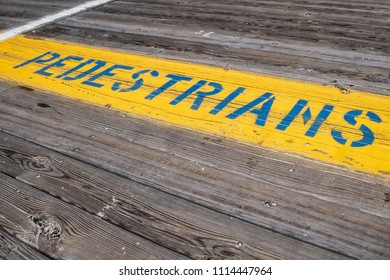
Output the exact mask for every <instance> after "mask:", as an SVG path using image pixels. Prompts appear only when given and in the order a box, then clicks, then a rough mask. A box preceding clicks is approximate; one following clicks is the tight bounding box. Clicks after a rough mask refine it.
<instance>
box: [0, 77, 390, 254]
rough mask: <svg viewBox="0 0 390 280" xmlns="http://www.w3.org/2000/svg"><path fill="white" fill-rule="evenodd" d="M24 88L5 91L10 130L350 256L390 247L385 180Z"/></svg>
mask: <svg viewBox="0 0 390 280" xmlns="http://www.w3.org/2000/svg"><path fill="white" fill-rule="evenodd" d="M19 91H20V90H15V89H14V88H12V87H8V86H7V85H4V86H3V89H2V90H1V92H2V94H1V98H2V100H3V102H2V103H0V109H1V111H2V112H3V113H4V114H3V115H1V116H0V117H1V119H0V123H1V127H2V129H3V130H4V131H7V132H10V133H12V134H14V135H18V136H19V137H23V138H25V139H28V140H29V141H33V142H36V143H39V144H40V145H43V146H46V147H48V148H50V149H53V150H56V151H59V152H61V153H64V154H67V155H70V156H72V157H74V158H77V159H79V160H82V161H85V162H89V163H92V164H93V165H96V166H99V167H100V168H103V169H105V170H109V171H112V172H115V173H117V174H120V175H122V176H125V177H127V178H130V179H133V180H135V181H138V182H140V183H142V184H147V185H149V186H151V187H154V188H158V189H161V190H163V191H165V192H169V193H171V194H174V195H177V196H179V197H182V198H185V199H187V200H190V201H193V202H195V203H197V204H200V205H203V206H207V207H209V208H212V209H215V210H217V211H221V212H224V213H226V214H229V215H231V216H234V217H237V218H239V219H243V220H246V221H249V222H251V223H254V224H257V225H260V226H262V227H265V228H268V229H272V230H274V231H276V232H279V233H282V234H286V235H288V236H291V237H293V238H297V239H300V240H303V241H305V242H309V243H312V244H315V245H317V246H320V247H323V248H327V249H329V250H333V251H337V252H340V253H343V254H346V255H348V256H350V257H354V258H387V257H388V256H389V254H390V249H389V242H388V241H389V240H390V219H389V217H390V216H389V205H388V202H387V200H386V193H388V190H389V186H388V184H387V183H385V182H384V181H381V180H379V179H378V181H375V178H370V177H369V176H365V175H359V174H355V173H351V172H347V171H341V170H340V171H339V170H337V169H336V168H332V167H327V166H325V165H320V164H315V163H312V162H310V161H305V160H302V159H299V158H294V157H289V156H284V155H278V154H276V153H272V152H269V151H266V150H263V149H252V148H250V147H247V146H244V145H239V144H237V143H232V142H229V141H226V140H225V139H217V141H216V143H214V142H215V141H214V140H213V139H212V138H211V139H210V138H207V139H208V140H205V139H203V137H209V136H207V135H201V134H198V136H196V134H195V133H191V132H187V131H182V130H178V129H173V128H171V127H169V128H167V127H165V126H161V125H156V124H153V123H151V122H148V121H143V120H137V119H132V118H128V117H123V116H121V117H120V116H119V115H118V114H117V113H115V112H111V111H109V110H106V111H105V112H104V115H103V114H101V112H102V109H101V108H96V107H93V106H89V105H84V104H77V103H75V102H73V101H71V100H66V99H62V98H59V97H56V96H52V95H42V94H40V93H39V94H38V93H36V94H35V93H32V92H26V93H22V92H20V93H18V94H15V92H19ZM42 103H45V104H47V105H48V106H39V105H37V104H42ZM37 131H39V132H40V133H39V135H36V134H37V133H36V132H37ZM218 141H223V145H221V144H220V143H218ZM180 143H182V144H181V145H180ZM184 143H185V145H184V146H183V144H184ZM208 145H209V146H210V147H209V148H204V146H208ZM91 147H93V149H91ZM224 147H225V148H224ZM207 154H209V155H207ZM236 164H237V167H235V165H236ZM353 177H356V178H353ZM359 177H360V179H359ZM313 178H316V180H314V179H313ZM290 182H291V183H290ZM359 197H360V198H359Z"/></svg>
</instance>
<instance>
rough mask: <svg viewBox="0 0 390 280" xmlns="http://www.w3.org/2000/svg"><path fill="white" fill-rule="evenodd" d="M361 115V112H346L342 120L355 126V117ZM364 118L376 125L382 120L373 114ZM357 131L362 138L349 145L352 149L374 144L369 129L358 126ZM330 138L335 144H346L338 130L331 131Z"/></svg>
mask: <svg viewBox="0 0 390 280" xmlns="http://www.w3.org/2000/svg"><path fill="white" fill-rule="evenodd" d="M362 113H363V111H362V110H352V111H349V112H347V113H346V114H345V115H344V120H345V121H346V122H347V123H349V124H350V125H352V126H355V125H356V123H357V121H356V119H355V118H356V117H358V116H360V115H361V114H362ZM366 116H367V117H368V118H369V119H370V121H373V122H376V123H381V122H382V119H381V118H380V117H379V116H378V115H377V114H375V113H373V112H370V111H369V112H367V114H366ZM359 130H360V131H361V132H362V134H363V138H362V139H360V140H356V141H353V142H352V143H351V147H353V148H358V147H365V146H368V145H371V144H372V143H373V142H374V139H375V136H374V133H373V132H372V130H371V129H369V128H368V127H367V126H366V125H364V124H362V125H360V128H359ZM331 134H332V137H333V139H334V140H336V142H338V143H340V144H341V145H345V143H347V139H345V138H344V137H343V136H342V133H341V132H340V131H338V130H335V129H333V130H332V132H331Z"/></svg>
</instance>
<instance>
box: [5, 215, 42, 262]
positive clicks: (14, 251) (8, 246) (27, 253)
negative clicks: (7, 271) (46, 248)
mask: <svg viewBox="0 0 390 280" xmlns="http://www.w3.org/2000/svg"><path fill="white" fill-rule="evenodd" d="M0 215H1V214H0ZM1 219H2V218H0V220H1ZM47 259H49V257H47V256H45V255H43V254H42V253H40V252H39V251H37V250H36V249H34V248H33V247H31V246H30V245H27V244H25V243H23V242H21V241H20V240H19V239H17V238H15V237H14V236H12V235H10V234H9V233H8V232H7V231H5V230H4V229H3V228H2V227H1V225H0V260H47Z"/></svg>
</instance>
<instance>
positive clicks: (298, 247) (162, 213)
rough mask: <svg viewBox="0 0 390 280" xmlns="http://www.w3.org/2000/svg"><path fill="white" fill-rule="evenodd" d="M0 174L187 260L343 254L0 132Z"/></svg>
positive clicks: (305, 256)
mask: <svg viewBox="0 0 390 280" xmlns="http://www.w3.org/2000/svg"><path fill="white" fill-rule="evenodd" d="M0 162H4V163H3V164H1V165H0V172H3V173H7V174H9V175H11V176H13V177H15V178H17V179H18V180H20V181H23V182H25V183H27V184H29V185H31V186H34V187H35V188H37V189H40V190H42V191H44V192H46V193H49V194H50V195H52V196H54V197H57V198H59V199H61V200H63V201H65V202H67V203H70V204H72V205H75V206H77V207H78V208H80V211H87V212H89V213H91V214H94V215H96V216H99V217H101V218H102V219H105V220H107V221H109V222H111V223H113V224H116V225H118V226H120V227H121V228H123V229H125V230H127V231H129V232H132V233H135V234H137V235H139V236H142V237H144V238H147V239H149V240H151V241H153V242H155V243H157V244H159V245H161V246H164V247H168V248H170V249H171V250H174V251H177V252H178V253H181V254H184V255H186V256H188V257H190V258H193V259H264V258H272V259H279V258H282V259H308V258H315V259H329V258H337V259H341V258H344V256H342V255H339V254H335V253H333V252H330V251H326V250H324V249H322V248H319V247H315V246H312V245H310V244H307V243H304V242H301V241H298V240H296V239H292V238H290V237H287V236H283V235H280V234H277V233H274V232H271V231H269V230H265V229H263V228H261V227H258V226H254V225H251V224H249V223H246V222H243V221H240V220H237V219H233V218H231V217H229V216H227V215H224V214H220V213H218V212H214V211H211V210H209V209H207V208H204V207H200V206H198V205H196V204H193V203H191V202H188V201H185V200H183V199H179V198H177V197H174V196H171V195H168V194H166V193H163V192H161V191H157V190H154V189H152V188H150V187H148V186H145V185H141V184H139V183H136V182H134V181H131V180H128V179H125V178H122V177H119V176H116V175H114V174H112V173H109V172H106V171H104V170H101V169H97V168H94V167H92V166H89V165H87V164H85V163H81V162H79V161H76V160H72V159H70V158H68V157H66V156H64V155H61V154H58V153H55V152H53V151H50V150H48V149H44V148H41V147H38V146H36V145H33V144H31V143H29V142H25V141H22V140H21V139H17V138H15V137H12V136H10V135H7V134H4V133H0Z"/></svg>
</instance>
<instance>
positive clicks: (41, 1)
mask: <svg viewBox="0 0 390 280" xmlns="http://www.w3.org/2000/svg"><path fill="white" fill-rule="evenodd" d="M83 2H85V0H68V1H62V0H60V1H59V0H51V1H47V0H34V1H30V0H12V1H9V0H0V7H1V9H0V30H1V29H8V28H12V27H17V26H21V25H23V24H26V23H27V22H29V21H31V20H35V19H39V18H41V17H43V16H46V15H50V14H53V13H55V12H59V11H61V10H64V9H66V8H71V7H74V6H75V5H77V4H80V3H83Z"/></svg>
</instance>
